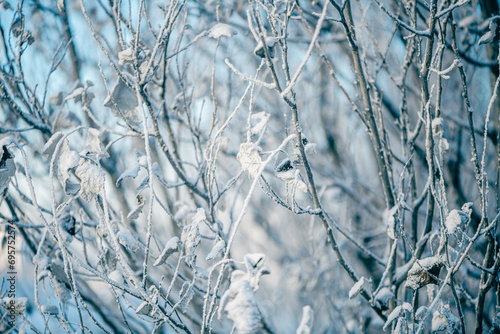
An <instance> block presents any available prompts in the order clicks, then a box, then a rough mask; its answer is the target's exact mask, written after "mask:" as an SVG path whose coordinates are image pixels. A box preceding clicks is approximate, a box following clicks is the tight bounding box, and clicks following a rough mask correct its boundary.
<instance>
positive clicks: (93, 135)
mask: <svg viewBox="0 0 500 334" xmlns="http://www.w3.org/2000/svg"><path fill="white" fill-rule="evenodd" d="M100 135H101V132H100V131H99V130H97V129H93V128H90V129H89V130H88V132H87V140H86V142H85V145H86V147H87V151H88V152H90V153H92V154H95V155H97V156H99V157H105V158H108V157H109V154H108V152H106V148H105V147H104V145H103V144H102V142H101V140H100V139H99V136H100Z"/></svg>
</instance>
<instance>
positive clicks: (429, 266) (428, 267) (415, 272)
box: [405, 256, 444, 290]
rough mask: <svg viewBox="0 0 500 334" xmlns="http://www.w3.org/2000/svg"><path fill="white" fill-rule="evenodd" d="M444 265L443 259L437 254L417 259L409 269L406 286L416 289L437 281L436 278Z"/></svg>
mask: <svg viewBox="0 0 500 334" xmlns="http://www.w3.org/2000/svg"><path fill="white" fill-rule="evenodd" d="M443 265H444V264H443V261H442V260H441V259H440V258H439V257H437V256H431V257H427V258H425V259H422V260H418V261H416V262H415V263H414V264H413V266H412V267H411V269H410V270H409V271H408V277H407V278H406V283H405V285H406V287H407V288H408V289H412V290H416V289H419V288H421V287H423V286H425V285H427V284H435V283H437V280H436V278H437V277H438V276H439V272H440V271H441V268H442V267H443ZM435 277H436V278H435Z"/></svg>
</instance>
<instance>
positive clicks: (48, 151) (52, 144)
mask: <svg viewBox="0 0 500 334" xmlns="http://www.w3.org/2000/svg"><path fill="white" fill-rule="evenodd" d="M63 137H64V132H61V131H58V132H56V133H54V134H53V135H52V136H51V137H50V139H49V140H48V141H47V142H46V143H45V145H44V146H43V149H42V154H43V155H45V156H46V157H47V158H49V159H51V158H52V154H54V151H55V150H56V146H57V144H58V143H59V141H61V139H62V138H63Z"/></svg>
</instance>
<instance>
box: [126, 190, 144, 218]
mask: <svg viewBox="0 0 500 334" xmlns="http://www.w3.org/2000/svg"><path fill="white" fill-rule="evenodd" d="M137 203H138V206H137V207H136V208H135V209H134V210H132V211H130V213H129V214H128V215H127V218H128V219H137V218H139V215H140V214H141V213H142V209H143V208H144V198H143V197H142V196H140V195H137Z"/></svg>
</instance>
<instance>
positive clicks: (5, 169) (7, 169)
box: [0, 145, 16, 194]
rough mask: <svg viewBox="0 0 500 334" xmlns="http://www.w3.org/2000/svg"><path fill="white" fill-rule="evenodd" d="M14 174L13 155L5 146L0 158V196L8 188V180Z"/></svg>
mask: <svg viewBox="0 0 500 334" xmlns="http://www.w3.org/2000/svg"><path fill="white" fill-rule="evenodd" d="M14 174H16V164H15V162H14V155H13V154H12V152H10V151H9V149H8V148H7V146H5V145H4V146H2V157H1V158H0V194H2V193H3V192H4V190H5V189H7V188H8V186H9V183H10V178H11V177H12V176H14Z"/></svg>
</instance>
